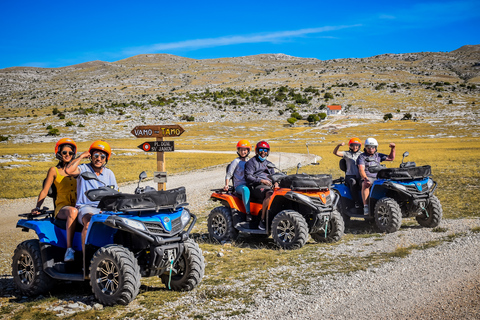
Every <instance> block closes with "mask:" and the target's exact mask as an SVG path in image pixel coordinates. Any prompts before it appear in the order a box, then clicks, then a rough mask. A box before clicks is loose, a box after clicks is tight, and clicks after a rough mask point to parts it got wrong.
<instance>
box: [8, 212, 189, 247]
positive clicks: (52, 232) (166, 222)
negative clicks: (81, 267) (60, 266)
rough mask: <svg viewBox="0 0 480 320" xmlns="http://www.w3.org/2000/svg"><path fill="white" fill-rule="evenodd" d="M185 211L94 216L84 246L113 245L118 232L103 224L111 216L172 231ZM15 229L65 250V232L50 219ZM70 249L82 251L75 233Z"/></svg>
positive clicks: (21, 223)
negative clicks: (158, 223) (25, 229)
mask: <svg viewBox="0 0 480 320" xmlns="http://www.w3.org/2000/svg"><path fill="white" fill-rule="evenodd" d="M184 210H185V209H184V208H183V207H182V208H178V209H177V210H175V211H172V210H161V211H158V212H156V211H142V212H138V213H137V212H135V213H132V212H129V213H122V212H110V211H104V212H101V213H100V214H96V215H94V216H93V217H92V219H91V220H90V227H89V230H88V232H87V237H86V241H85V242H86V244H92V245H94V246H97V247H103V246H106V245H108V244H112V243H113V237H114V235H115V233H116V232H117V231H118V230H117V229H114V228H111V227H109V226H107V225H105V224H104V222H105V220H106V219H107V218H108V217H109V216H111V215H118V216H121V217H122V218H127V219H132V220H137V221H141V222H161V223H162V225H163V227H164V228H165V230H166V231H171V230H172V221H173V220H175V219H177V218H179V217H180V216H181V215H182V213H183V211H184ZM17 227H23V228H27V229H31V230H33V231H35V233H36V234H37V236H38V238H39V240H40V242H43V243H48V244H51V245H54V246H57V247H62V248H66V247H67V242H66V236H67V235H66V231H65V230H63V229H61V228H59V227H57V226H56V225H54V224H53V219H52V218H44V219H39V220H27V219H20V220H19V221H18V222H17ZM72 247H73V249H74V250H75V251H82V236H81V233H80V232H76V233H75V235H74V238H73V244H72Z"/></svg>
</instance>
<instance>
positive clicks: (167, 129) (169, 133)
mask: <svg viewBox="0 0 480 320" xmlns="http://www.w3.org/2000/svg"><path fill="white" fill-rule="evenodd" d="M184 132H185V129H183V128H182V127H181V126H180V125H178V124H174V125H153V126H136V127H135V128H133V130H132V134H133V135H134V136H135V137H137V138H156V141H147V142H144V143H142V144H141V145H139V146H138V148H140V149H142V150H144V151H147V152H156V153H157V171H158V172H156V173H158V174H159V177H157V179H155V180H157V181H162V182H158V190H165V187H166V186H165V184H166V181H167V173H166V171H165V152H171V151H174V150H175V146H174V143H173V141H164V140H163V138H165V137H178V136H180V135H181V134H182V133H184ZM160 173H161V175H160ZM163 181H165V182H163Z"/></svg>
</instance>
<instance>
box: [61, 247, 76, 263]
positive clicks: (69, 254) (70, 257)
mask: <svg viewBox="0 0 480 320" xmlns="http://www.w3.org/2000/svg"><path fill="white" fill-rule="evenodd" d="M73 260H75V250H73V249H72V248H68V249H67V252H65V258H64V259H63V261H65V262H69V261H73Z"/></svg>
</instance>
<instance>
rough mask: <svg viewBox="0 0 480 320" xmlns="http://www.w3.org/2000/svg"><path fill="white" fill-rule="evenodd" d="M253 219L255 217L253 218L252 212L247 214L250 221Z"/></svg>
mask: <svg viewBox="0 0 480 320" xmlns="http://www.w3.org/2000/svg"><path fill="white" fill-rule="evenodd" d="M252 219H253V218H252V215H251V214H247V221H248V222H250V221H252Z"/></svg>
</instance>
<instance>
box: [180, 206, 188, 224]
mask: <svg viewBox="0 0 480 320" xmlns="http://www.w3.org/2000/svg"><path fill="white" fill-rule="evenodd" d="M181 219H182V226H185V225H186V224H187V223H188V221H190V212H188V210H186V209H183V212H182V215H181Z"/></svg>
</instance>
